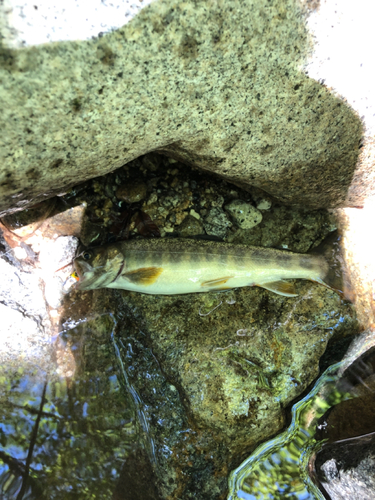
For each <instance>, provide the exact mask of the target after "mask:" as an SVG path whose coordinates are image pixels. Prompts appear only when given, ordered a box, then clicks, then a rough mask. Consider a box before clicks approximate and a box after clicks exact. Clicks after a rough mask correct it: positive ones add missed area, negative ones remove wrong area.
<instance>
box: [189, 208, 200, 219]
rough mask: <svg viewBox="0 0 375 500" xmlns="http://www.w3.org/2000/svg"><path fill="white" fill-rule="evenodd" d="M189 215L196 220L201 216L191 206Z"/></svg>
mask: <svg viewBox="0 0 375 500" xmlns="http://www.w3.org/2000/svg"><path fill="white" fill-rule="evenodd" d="M190 215H191V216H192V217H195V218H196V219H198V220H199V219H200V218H201V216H200V215H199V214H198V213H197V212H196V211H195V210H194V209H193V208H192V209H191V210H190Z"/></svg>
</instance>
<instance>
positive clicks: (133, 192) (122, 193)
mask: <svg viewBox="0 0 375 500" xmlns="http://www.w3.org/2000/svg"><path fill="white" fill-rule="evenodd" d="M146 195H147V186H146V184H145V183H144V182H142V181H136V182H130V184H126V185H122V186H120V187H119V188H118V189H117V190H116V197H117V198H118V199H119V200H123V201H126V202H127V203H136V202H137V201H141V200H143V199H145V198H146Z"/></svg>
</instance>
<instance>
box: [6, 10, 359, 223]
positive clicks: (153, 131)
mask: <svg viewBox="0 0 375 500" xmlns="http://www.w3.org/2000/svg"><path fill="white" fill-rule="evenodd" d="M309 51H310V42H309V37H308V34H307V31H306V26H305V17H304V12H303V10H302V8H301V7H300V6H298V4H297V3H296V2H295V1H294V0H280V1H278V2H275V3H272V4H270V3H269V2H267V1H265V0H245V1H239V0H228V1H225V2H209V3H207V2H206V1H198V2H193V1H188V2H181V1H178V0H160V1H157V2H154V3H152V4H151V5H149V6H147V7H146V8H145V9H143V10H142V11H140V13H139V14H138V15H137V16H136V17H135V18H134V19H132V21H131V22H130V23H128V24H127V25H126V26H124V27H123V28H121V29H119V30H117V31H115V32H113V33H108V34H106V35H104V36H103V37H101V38H98V39H93V40H89V41H82V42H65V43H64V42H61V43H56V44H50V45H45V46H40V47H30V48H26V49H18V50H14V49H9V48H7V47H2V49H1V54H0V78H1V87H0V108H1V109H2V114H1V124H0V127H1V130H2V134H1V139H0V141H1V143H0V155H1V162H0V165H1V167H0V213H4V212H5V211H7V210H11V209H15V208H22V207H26V206H30V205H33V204H35V203H37V202H38V201H40V200H41V199H43V198H45V197H50V196H52V195H53V194H58V193H61V192H63V191H66V190H67V189H69V187H71V186H73V185H75V184H77V183H78V182H81V181H83V180H85V179H88V178H92V177H95V176H98V175H103V174H105V173H107V172H109V171H112V170H114V169H116V168H118V167H120V166H121V165H123V164H124V163H127V162H129V161H130V160H132V159H134V158H136V157H138V156H140V155H142V154H144V153H146V152H148V151H151V150H159V151H161V152H164V153H166V154H168V155H171V156H173V157H176V158H178V159H181V160H182V161H183V162H186V163H189V164H191V165H195V166H198V167H201V168H203V169H205V170H209V171H212V172H217V173H218V174H220V175H222V176H223V177H225V178H227V179H231V180H233V181H234V182H235V183H237V184H239V185H241V186H248V185H255V186H258V187H261V188H263V189H264V190H266V191H267V192H269V193H271V194H272V195H274V196H275V197H277V198H278V199H279V200H282V201H284V202H287V203H289V204H296V205H303V206H305V207H311V208H317V207H327V206H337V205H340V204H342V203H343V202H344V199H345V196H346V193H347V190H348V187H349V185H350V183H351V179H352V176H353V173H354V169H355V166H356V162H357V159H358V153H359V147H360V138H361V135H362V125H361V121H360V119H359V118H358V116H357V115H356V114H355V113H354V112H353V110H351V109H350V108H349V107H348V106H347V105H346V103H345V102H344V101H343V100H341V99H340V98H338V97H336V96H334V95H333V94H332V93H331V92H330V91H329V90H328V89H327V88H326V87H325V86H324V85H323V84H321V83H319V82H317V81H315V80H312V79H310V78H308V77H307V76H306V74H305V73H304V72H303V71H301V67H302V65H303V63H304V61H305V60H306V56H307V54H308V53H309Z"/></svg>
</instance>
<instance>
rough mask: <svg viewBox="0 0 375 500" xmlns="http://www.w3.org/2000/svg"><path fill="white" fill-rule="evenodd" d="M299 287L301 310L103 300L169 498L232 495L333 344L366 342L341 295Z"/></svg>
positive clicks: (98, 302)
mask: <svg viewBox="0 0 375 500" xmlns="http://www.w3.org/2000/svg"><path fill="white" fill-rule="evenodd" d="M297 287H298V291H299V296H298V297H296V298H292V299H286V298H285V297H280V296H277V295H275V294H272V293H271V292H268V291H266V290H263V289H259V288H247V289H239V290H235V291H230V292H227V293H218V294H214V293H209V294H195V295H188V296H172V297H164V296H148V295H142V294H137V293H132V292H127V291H120V290H95V291H94V292H93V298H94V309H93V311H92V313H91V314H94V315H95V314H99V313H100V314H101V315H103V313H105V312H106V311H107V312H108V311H116V312H115V314H114V315H113V317H114V318H115V322H116V325H117V326H116V328H115V335H114V337H113V340H114V344H115V346H116V352H117V355H118V360H119V362H120V364H121V366H122V369H123V374H124V380H125V385H126V387H127V390H128V393H129V394H131V395H132V397H133V398H134V401H135V404H136V406H137V413H138V415H139V416H140V423H141V424H140V425H141V426H142V428H143V432H144V440H143V442H144V446H145V447H146V449H147V450H148V455H149V459H150V461H151V464H152V467H153V470H154V471H155V474H156V477H157V484H158V489H159V492H160V494H161V498H169V499H176V500H178V499H185V498H205V499H212V500H213V499H216V498H218V497H219V496H220V495H222V494H223V493H224V492H225V491H226V488H227V474H228V469H231V468H233V467H235V466H236V465H238V460H239V458H240V457H243V456H244V454H245V453H248V451H249V450H251V449H252V448H254V447H255V446H256V444H257V443H258V442H259V441H260V440H264V439H266V438H268V437H270V436H271V435H273V434H275V433H276V432H278V431H279V430H280V429H281V428H282V427H283V425H284V423H285V412H284V408H285V406H287V405H288V403H289V402H290V401H291V400H292V399H294V398H295V397H297V396H298V395H299V394H301V392H303V391H304V390H305V389H306V387H307V386H308V385H309V384H310V383H311V382H312V381H313V380H314V378H315V377H316V376H317V375H318V372H319V358H320V356H321V355H322V353H323V352H324V350H325V348H326V346H327V343H328V341H329V340H330V339H331V338H332V337H333V336H336V335H338V336H340V335H350V334H354V333H356V329H357V324H356V319H355V315H354V312H353V310H352V308H351V306H350V305H348V304H345V303H343V302H342V301H341V299H340V298H339V296H338V295H337V294H336V293H334V292H332V291H330V290H327V289H326V288H324V287H322V286H319V285H312V284H309V283H306V282H304V283H303V282H300V283H299V284H298V285H297ZM89 293H91V292H89ZM220 303H221V305H220ZM217 306H219V307H217ZM213 309H214V310H213ZM98 321H99V325H100V323H101V321H102V320H101V319H100V318H98ZM94 329H95V326H94ZM94 337H95V336H94ZM86 340H87V339H86ZM88 351H90V348H89V347H88ZM214 471H215V472H214Z"/></svg>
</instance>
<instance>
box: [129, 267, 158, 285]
mask: <svg viewBox="0 0 375 500" xmlns="http://www.w3.org/2000/svg"><path fill="white" fill-rule="evenodd" d="M162 272H163V268H162V267H140V268H139V269H134V271H129V272H127V273H124V274H122V276H123V277H124V278H126V279H128V280H129V281H131V282H132V283H138V284H140V285H152V283H155V281H156V280H157V279H158V277H159V276H160V275H161V273H162Z"/></svg>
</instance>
